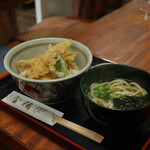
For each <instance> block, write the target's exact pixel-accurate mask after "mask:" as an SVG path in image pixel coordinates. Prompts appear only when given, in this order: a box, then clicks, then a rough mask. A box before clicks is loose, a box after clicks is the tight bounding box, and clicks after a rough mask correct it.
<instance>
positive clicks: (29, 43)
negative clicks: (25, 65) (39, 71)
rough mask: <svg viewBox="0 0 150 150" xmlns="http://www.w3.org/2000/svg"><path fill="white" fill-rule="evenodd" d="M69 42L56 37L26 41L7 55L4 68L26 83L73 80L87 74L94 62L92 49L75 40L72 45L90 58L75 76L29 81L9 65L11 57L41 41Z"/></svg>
mask: <svg viewBox="0 0 150 150" xmlns="http://www.w3.org/2000/svg"><path fill="white" fill-rule="evenodd" d="M66 40H68V39H67V38H57V37H54V38H39V39H34V40H30V41H26V42H23V43H21V44H19V45H17V46H15V47H13V48H12V49H11V50H10V51H9V52H8V53H7V54H6V55H5V58H4V66H5V68H6V70H7V71H8V72H9V73H10V74H11V75H12V76H14V77H16V78H18V79H21V80H24V81H27V82H33V83H56V82H61V81H65V80H69V79H72V78H74V77H76V76H79V75H80V74H82V73H83V72H85V71H86V70H87V69H88V68H89V67H90V66H91V64H92V60H93V56H92V53H91V51H90V49H89V48H88V47H87V46H85V45H84V44H82V43H80V42H77V41H75V40H72V45H75V46H77V47H81V49H84V50H85V53H86V56H87V57H88V59H87V64H86V66H85V67H84V68H83V69H81V70H79V72H78V73H76V74H74V75H71V76H69V77H64V78H59V79H53V80H36V79H29V78H25V77H22V76H20V75H18V74H16V73H14V72H13V71H12V70H11V68H10V66H9V65H8V62H9V61H10V59H11V57H12V56H13V55H14V54H15V53H17V52H18V51H19V50H21V49H23V48H25V47H26V46H30V45H36V44H39V43H40V42H41V41H45V42H48V41H49V42H55V43H59V42H63V41H66Z"/></svg>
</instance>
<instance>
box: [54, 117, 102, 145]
mask: <svg viewBox="0 0 150 150" xmlns="http://www.w3.org/2000/svg"><path fill="white" fill-rule="evenodd" d="M53 121H54V122H56V123H58V124H60V125H62V126H64V127H66V128H68V129H70V130H72V131H75V132H77V133H79V134H81V135H83V136H85V137H87V138H89V139H91V140H94V141H96V142H98V143H101V142H102V140H103V139H104V137H103V136H102V135H100V134H98V133H96V132H94V131H92V130H89V129H87V128H85V127H82V126H80V125H78V124H75V123H73V122H71V121H69V120H66V119H64V118H61V117H59V116H56V115H53Z"/></svg>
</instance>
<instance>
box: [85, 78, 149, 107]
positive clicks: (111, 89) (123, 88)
mask: <svg viewBox="0 0 150 150" xmlns="http://www.w3.org/2000/svg"><path fill="white" fill-rule="evenodd" d="M146 94H148V93H147V91H146V90H145V89H143V88H142V87H141V86H139V85H138V84H137V83H135V82H127V81H125V80H123V79H115V80H112V81H110V82H104V83H93V84H91V86H90V89H89V92H88V97H89V98H90V99H91V100H92V101H94V102H95V103H97V104H99V105H102V106H105V107H108V108H114V99H116V98H122V97H125V96H129V97H143V96H145V95H146Z"/></svg>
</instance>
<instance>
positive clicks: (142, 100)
mask: <svg viewBox="0 0 150 150" xmlns="http://www.w3.org/2000/svg"><path fill="white" fill-rule="evenodd" d="M113 102H114V108H116V109H122V110H131V109H135V108H142V107H145V106H146V105H148V104H149V103H150V96H149V95H148V94H147V95H145V96H125V97H121V98H114V99H113Z"/></svg>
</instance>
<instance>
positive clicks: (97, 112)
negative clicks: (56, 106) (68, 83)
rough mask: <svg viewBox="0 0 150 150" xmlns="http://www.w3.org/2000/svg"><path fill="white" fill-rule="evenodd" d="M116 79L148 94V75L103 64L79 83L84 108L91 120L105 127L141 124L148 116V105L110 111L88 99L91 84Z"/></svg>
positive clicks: (124, 67) (92, 70)
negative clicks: (137, 87) (135, 84)
mask: <svg viewBox="0 0 150 150" xmlns="http://www.w3.org/2000/svg"><path fill="white" fill-rule="evenodd" d="M116 78H122V79H127V80H130V81H133V82H136V83H138V84H139V85H140V86H141V87H143V88H144V89H145V90H146V91H147V92H148V93H149V94H150V74H149V73H148V72H146V71H144V70H142V69H140V68H137V67H133V66H129V65H124V64H104V65H100V66H97V67H94V68H92V69H90V70H89V71H87V72H86V73H85V75H84V76H83V77H82V79H81V81H80V88H81V96H82V98H83V102H84V106H85V107H86V109H87V110H88V112H89V114H90V115H91V116H92V118H94V119H95V120H96V121H98V122H100V123H103V124H105V125H115V126H116V125H117V126H118V125H119V126H120V125H121V126H127V125H129V126H130V125H135V124H138V123H140V122H143V121H144V120H145V119H147V118H148V117H149V116H150V105H147V106H145V107H144V108H138V109H132V110H119V109H110V108H106V107H103V106H100V105H98V104H97V103H95V102H93V101H92V100H90V99H89V98H88V96H87V92H88V90H89V87H90V85H91V84H92V83H94V82H100V81H101V82H105V81H111V80H113V79H116Z"/></svg>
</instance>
